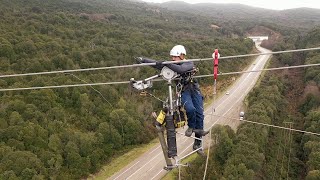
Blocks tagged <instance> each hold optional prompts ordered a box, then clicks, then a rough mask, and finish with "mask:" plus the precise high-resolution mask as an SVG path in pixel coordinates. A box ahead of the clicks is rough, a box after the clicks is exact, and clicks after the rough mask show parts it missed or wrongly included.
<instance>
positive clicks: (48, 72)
mask: <svg viewBox="0 0 320 180" xmlns="http://www.w3.org/2000/svg"><path fill="white" fill-rule="evenodd" d="M313 50H320V47H315V48H306V49H295V50H285V51H276V52H265V53H255V54H244V55H235V56H225V57H220V58H219V59H231V58H241V57H251V56H260V55H269V54H280V53H291V52H303V51H313ZM207 60H212V57H211V58H202V59H189V60H184V62H202V61H207ZM175 63H181V62H178V61H166V62H163V64H175ZM152 65H156V63H143V64H131V65H119V66H107V67H98V68H86V69H71V70H59V71H46V72H36V73H23V74H6V75H0V78H7V77H21V76H34V75H45V74H59V73H73V72H85V71H96V70H109V69H119V68H132V67H143V66H152Z"/></svg>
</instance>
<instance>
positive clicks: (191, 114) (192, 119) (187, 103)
mask: <svg viewBox="0 0 320 180" xmlns="http://www.w3.org/2000/svg"><path fill="white" fill-rule="evenodd" d="M181 101H182V105H183V106H184V109H185V110H186V113H187V118H188V126H189V128H188V129H187V131H186V133H185V135H186V136H188V137H190V136H191V135H192V132H193V129H195V128H196V108H195V107H194V105H193V102H192V98H191V93H190V90H186V91H184V92H183V93H182V94H181Z"/></svg>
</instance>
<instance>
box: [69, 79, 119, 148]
mask: <svg viewBox="0 0 320 180" xmlns="http://www.w3.org/2000/svg"><path fill="white" fill-rule="evenodd" d="M65 74H69V75H71V76H73V77H75V78H76V79H78V80H80V81H82V82H85V83H87V84H88V82H86V81H85V80H83V79H80V78H79V77H78V76H76V75H74V74H71V73H65ZM90 87H91V88H92V89H93V90H94V91H95V92H97V93H98V94H100V96H101V97H102V98H103V99H104V100H105V101H106V102H107V103H108V104H109V105H110V106H111V109H112V110H114V109H115V108H114V106H113V105H112V104H111V103H110V102H109V101H108V100H107V98H106V97H104V95H103V94H102V93H101V92H100V91H99V90H97V89H96V88H94V87H93V86H92V85H91V86H90ZM113 112H114V113H115V114H116V115H117V117H118V122H119V123H120V125H121V131H122V132H121V133H122V144H123V145H124V138H125V137H124V127H123V124H122V122H121V121H120V116H119V114H118V113H117V112H116V111H113Z"/></svg>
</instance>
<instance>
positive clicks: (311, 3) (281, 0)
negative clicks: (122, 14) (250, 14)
mask: <svg viewBox="0 0 320 180" xmlns="http://www.w3.org/2000/svg"><path fill="white" fill-rule="evenodd" d="M143 1H145V2H155V3H162V2H167V1H170V0H143ZM180 1H184V2H187V3H190V4H195V3H204V2H206V3H240V4H245V5H249V6H254V7H262V8H266V9H275V10H283V9H292V8H298V7H310V8H317V9H319V10H320V0H180Z"/></svg>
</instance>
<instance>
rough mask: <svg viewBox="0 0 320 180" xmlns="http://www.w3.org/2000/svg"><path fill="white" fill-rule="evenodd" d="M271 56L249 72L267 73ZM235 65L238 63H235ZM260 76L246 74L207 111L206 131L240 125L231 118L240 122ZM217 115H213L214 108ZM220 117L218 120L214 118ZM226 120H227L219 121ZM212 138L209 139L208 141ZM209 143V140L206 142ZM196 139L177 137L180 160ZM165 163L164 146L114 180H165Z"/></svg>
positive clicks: (149, 153)
mask: <svg viewBox="0 0 320 180" xmlns="http://www.w3.org/2000/svg"><path fill="white" fill-rule="evenodd" d="M257 48H258V49H259V50H260V51H261V52H269V51H268V50H266V49H263V48H261V47H260V46H257ZM269 58H270V55H264V56H258V57H257V58H256V60H255V61H254V62H253V64H252V65H251V66H250V67H249V68H248V70H258V69H263V67H264V65H265V63H266V62H267V60H268V59H269ZM234 60H235V61H236V60H237V59H234ZM259 75H260V73H246V74H242V75H241V77H240V78H238V80H237V81H236V82H235V83H234V84H233V86H232V87H230V89H229V90H228V91H229V95H222V96H220V98H219V99H217V100H216V102H214V103H213V104H212V105H211V106H209V107H208V108H207V109H206V111H205V126H204V127H205V129H209V128H210V127H212V126H214V125H215V124H224V125H225V124H227V125H229V126H231V127H232V128H233V129H235V128H236V127H237V126H238V124H239V123H240V121H236V120H234V119H230V118H224V117H231V118H239V112H240V111H241V110H242V109H241V107H242V101H243V99H244V97H245V96H246V95H247V93H248V92H249V91H250V90H251V89H252V87H253V86H254V85H255V83H256V81H257V79H258V78H259ZM212 107H214V109H215V112H213V113H212V110H213V108H212ZM211 114H213V115H217V116H211ZM218 116H224V117H218ZM185 130H186V128H185V129H179V130H178V132H181V133H184V131H185ZM206 138H208V137H206ZM204 140H205V142H208V141H209V140H208V139H204ZM193 141H194V140H193V139H191V138H187V137H185V136H182V135H179V134H177V146H178V157H179V158H181V157H183V156H185V155H187V154H188V153H190V152H191V151H192V145H193ZM205 146H206V145H205ZM164 166H165V161H164V158H163V153H162V150H161V147H160V145H156V146H154V147H153V148H152V149H150V150H149V151H148V152H146V153H144V154H143V155H142V156H141V157H139V158H137V159H136V160H134V161H133V162H132V163H130V164H128V165H127V166H126V167H125V168H123V169H122V170H121V171H120V172H118V173H116V174H115V175H113V176H112V177H110V179H118V180H122V179H130V180H135V179H138V180H150V179H161V178H162V177H163V176H164V175H165V174H166V173H167V171H165V170H164V169H163V167H164Z"/></svg>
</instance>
